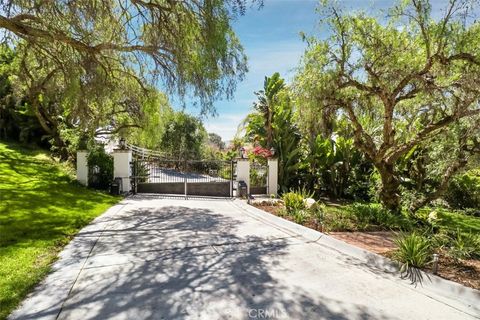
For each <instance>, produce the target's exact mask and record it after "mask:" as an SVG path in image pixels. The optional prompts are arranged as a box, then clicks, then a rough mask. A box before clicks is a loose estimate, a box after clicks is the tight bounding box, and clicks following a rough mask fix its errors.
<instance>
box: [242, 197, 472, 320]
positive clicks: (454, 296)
mask: <svg viewBox="0 0 480 320" xmlns="http://www.w3.org/2000/svg"><path fill="white" fill-rule="evenodd" d="M233 203H234V204H235V205H236V206H238V207H240V208H242V209H243V210H244V211H247V212H248V213H250V214H253V215H255V216H256V217H258V218H259V219H261V220H264V222H269V223H272V224H275V225H277V226H279V227H281V228H284V229H287V230H290V231H293V232H295V233H297V234H298V235H300V236H302V237H304V238H306V239H308V240H309V241H311V242H315V243H317V244H319V245H325V246H328V247H330V248H332V249H334V250H337V251H341V252H342V253H344V254H348V255H350V256H353V257H354V258H356V259H358V260H360V261H363V262H364V263H367V264H368V265H370V266H373V267H375V268H376V269H379V270H380V271H384V272H386V273H388V274H390V275H393V276H395V277H396V278H397V280H398V281H399V282H401V283H402V285H404V286H408V287H409V288H411V289H412V290H419V291H422V292H423V293H424V294H425V295H427V296H428V295H429V293H435V294H438V295H439V296H441V297H443V298H445V300H447V301H442V302H444V303H447V304H448V305H450V306H451V307H454V308H457V309H459V310H461V311H463V312H466V313H468V314H469V315H472V316H474V317H477V318H479V319H480V291H479V290H476V289H473V288H469V287H466V286H463V285H461V284H459V283H456V282H453V281H450V280H446V279H443V278H441V277H439V276H436V275H433V274H429V273H426V272H424V271H421V274H422V276H423V281H422V283H421V284H420V285H414V284H411V283H410V282H409V281H408V280H402V279H401V278H400V267H399V264H398V263H397V262H394V261H392V260H390V259H388V258H386V257H384V256H381V255H379V254H376V253H373V252H370V251H367V250H365V249H362V248H359V247H356V246H353V245H350V244H348V243H346V242H344V241H341V240H339V239H335V238H333V237H331V236H328V235H326V234H324V233H321V232H319V231H316V230H313V229H310V228H307V227H304V226H302V225H299V224H296V223H294V222H292V221H289V220H286V219H283V218H281V217H278V216H276V215H273V214H271V213H268V212H265V211H263V210H261V209H258V208H255V207H254V206H251V205H248V204H247V203H246V201H245V200H240V199H235V200H234V201H233Z"/></svg>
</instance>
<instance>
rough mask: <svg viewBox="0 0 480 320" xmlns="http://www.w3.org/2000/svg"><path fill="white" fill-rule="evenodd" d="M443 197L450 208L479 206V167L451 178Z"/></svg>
mask: <svg viewBox="0 0 480 320" xmlns="http://www.w3.org/2000/svg"><path fill="white" fill-rule="evenodd" d="M444 197H445V200H447V202H448V204H449V205H450V206H451V207H452V208H456V209H465V208H480V169H477V170H470V171H467V172H466V173H464V174H462V175H459V176H457V177H455V178H453V179H452V181H450V183H449V185H448V189H447V191H446V193H445V196H444Z"/></svg>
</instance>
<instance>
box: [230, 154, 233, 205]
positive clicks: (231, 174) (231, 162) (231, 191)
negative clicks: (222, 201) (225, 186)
mask: <svg viewBox="0 0 480 320" xmlns="http://www.w3.org/2000/svg"><path fill="white" fill-rule="evenodd" d="M230 198H233V160H231V161H230Z"/></svg>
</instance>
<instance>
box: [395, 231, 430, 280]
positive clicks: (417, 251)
mask: <svg viewBox="0 0 480 320" xmlns="http://www.w3.org/2000/svg"><path fill="white" fill-rule="evenodd" d="M395 244H396V245H397V247H398V248H397V250H396V251H395V254H394V257H395V259H396V260H398V261H400V262H401V263H402V266H401V268H400V272H401V274H402V277H403V278H409V279H410V280H411V281H412V283H416V282H421V281H422V274H421V272H420V269H421V268H423V267H425V265H426V264H427V263H428V262H430V257H431V253H432V246H431V245H430V240H429V239H428V238H426V237H424V236H422V235H419V234H417V233H415V232H413V233H410V234H403V235H401V236H400V237H399V238H397V239H396V240H395Z"/></svg>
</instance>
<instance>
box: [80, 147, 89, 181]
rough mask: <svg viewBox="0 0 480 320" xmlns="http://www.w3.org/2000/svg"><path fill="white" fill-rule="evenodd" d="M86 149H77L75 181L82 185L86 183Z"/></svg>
mask: <svg viewBox="0 0 480 320" xmlns="http://www.w3.org/2000/svg"><path fill="white" fill-rule="evenodd" d="M87 156H88V151H87V150H78V151H77V181H78V182H80V183H81V184H83V185H84V186H86V185H88V163H87Z"/></svg>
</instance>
